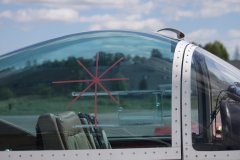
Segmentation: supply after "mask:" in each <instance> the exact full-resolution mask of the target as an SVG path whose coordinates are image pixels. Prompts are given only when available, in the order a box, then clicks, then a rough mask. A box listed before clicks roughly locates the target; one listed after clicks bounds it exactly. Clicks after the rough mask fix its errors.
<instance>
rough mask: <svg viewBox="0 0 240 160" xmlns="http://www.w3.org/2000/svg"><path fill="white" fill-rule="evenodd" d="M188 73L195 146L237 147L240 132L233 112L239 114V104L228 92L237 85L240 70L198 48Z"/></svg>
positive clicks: (198, 148)
mask: <svg viewBox="0 0 240 160" xmlns="http://www.w3.org/2000/svg"><path fill="white" fill-rule="evenodd" d="M191 76H192V85H191V88H192V98H191V101H192V133H193V143H194V144H193V146H194V148H195V149H197V150H229V149H238V148H239V145H238V144H239V136H240V134H239V129H237V128H239V127H237V126H236V123H238V122H239V118H238V117H236V115H235V113H236V114H239V113H240V112H238V109H239V108H240V105H239V104H238V103H239V99H237V98H234V94H235V93H234V94H233V93H232V92H231V87H235V89H237V88H238V87H239V86H240V85H239V82H240V71H239V70H238V69H237V68H235V67H233V66H232V65H230V64H228V63H227V62H225V61H223V60H221V59H220V58H218V57H216V56H214V55H212V54H210V53H208V52H207V51H205V50H203V49H201V48H197V49H196V50H195V51H194V53H193V59H192V72H191ZM236 96H238V95H236ZM238 124H239V123H238ZM235 127H237V128H235ZM233 128H235V129H236V130H234V129H233Z"/></svg>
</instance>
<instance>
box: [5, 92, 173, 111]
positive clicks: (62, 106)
mask: <svg viewBox="0 0 240 160" xmlns="http://www.w3.org/2000/svg"><path fill="white" fill-rule="evenodd" d="M72 99H73V97H41V96H24V97H19V98H12V99H9V100H4V101H0V115H39V114H44V113H59V112H64V111H69V110H71V111H75V112H84V113H93V111H94V107H93V106H94V97H81V98H80V99H78V100H77V101H76V102H75V103H73V104H72V105H71V106H70V107H69V108H66V106H67V104H68V103H70V101H71V100H72ZM161 103H163V109H165V110H170V109H171V107H170V106H171V98H169V99H164V101H162V102H161ZM119 106H121V107H123V108H124V110H129V111H136V110H137V111H139V110H154V109H156V102H155V97H154V96H147V95H146V96H141V97H138V96H133V97H124V96H122V97H120V104H116V103H114V102H113V101H112V100H111V98H110V97H108V96H106V97H98V112H101V113H105V112H117V109H118V107H119Z"/></svg>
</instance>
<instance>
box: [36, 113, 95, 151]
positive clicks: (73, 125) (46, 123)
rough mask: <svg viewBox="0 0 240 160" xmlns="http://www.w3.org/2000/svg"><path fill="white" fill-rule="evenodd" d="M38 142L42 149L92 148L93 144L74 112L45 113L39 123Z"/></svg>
mask: <svg viewBox="0 0 240 160" xmlns="http://www.w3.org/2000/svg"><path fill="white" fill-rule="evenodd" d="M37 133H38V139H39V140H38V144H39V145H40V146H41V140H42V146H43V148H42V149H51V150H61V149H67V150H68V149H71V150H72V149H91V148H92V147H91V145H90V143H89V141H88V139H87V136H86V135H85V132H84V131H83V129H82V124H81V122H80V119H79V118H78V116H77V115H76V114H75V113H74V112H64V113H60V114H57V115H54V114H51V113H49V114H45V115H42V116H40V117H39V119H38V123H37Z"/></svg>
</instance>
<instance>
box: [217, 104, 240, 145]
mask: <svg viewBox="0 0 240 160" xmlns="http://www.w3.org/2000/svg"><path fill="white" fill-rule="evenodd" d="M220 114H221V120H222V132H223V133H222V136H223V137H222V138H223V143H224V145H226V146H227V147H228V148H230V149H240V125H239V124H240V118H239V115H240V104H239V103H238V102H235V101H231V100H222V101H221V104H220Z"/></svg>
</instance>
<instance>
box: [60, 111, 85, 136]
mask: <svg viewBox="0 0 240 160" xmlns="http://www.w3.org/2000/svg"><path fill="white" fill-rule="evenodd" d="M56 120H57V125H58V128H59V131H60V133H61V134H64V135H66V136H72V135H75V134H76V133H79V132H83V129H82V126H80V125H81V122H80V119H79V118H78V116H77V114H75V113H74V112H72V111H69V112H64V113H60V114H58V115H57V116H56Z"/></svg>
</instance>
